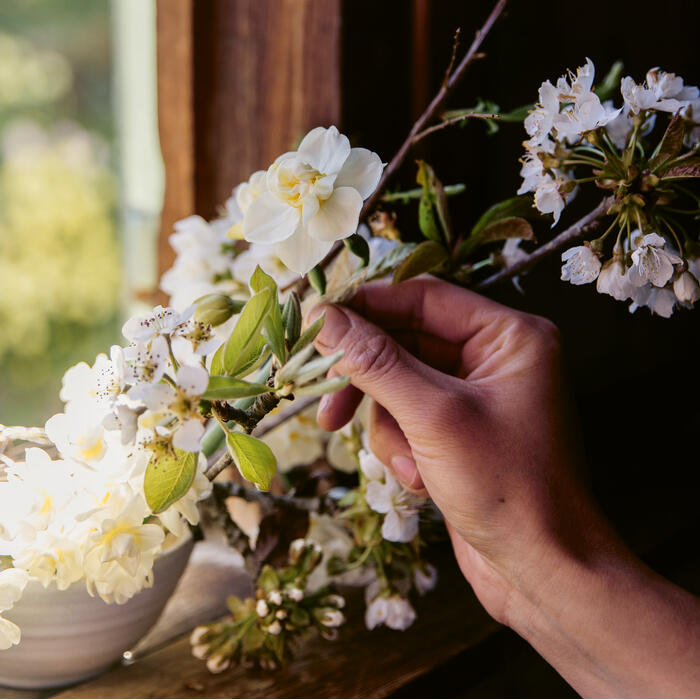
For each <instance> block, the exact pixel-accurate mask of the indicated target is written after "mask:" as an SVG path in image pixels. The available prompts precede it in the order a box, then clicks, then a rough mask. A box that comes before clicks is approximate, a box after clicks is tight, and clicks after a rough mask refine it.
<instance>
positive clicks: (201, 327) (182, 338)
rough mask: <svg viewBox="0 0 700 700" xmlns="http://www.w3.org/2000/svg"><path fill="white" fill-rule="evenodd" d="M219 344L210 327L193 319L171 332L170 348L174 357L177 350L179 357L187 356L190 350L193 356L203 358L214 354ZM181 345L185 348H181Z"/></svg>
mask: <svg viewBox="0 0 700 700" xmlns="http://www.w3.org/2000/svg"><path fill="white" fill-rule="evenodd" d="M220 344H221V341H220V340H219V338H217V336H216V334H215V333H214V329H213V328H212V326H211V325H210V324H209V323H203V322H202V321H197V320H195V319H194V318H190V319H188V320H187V321H184V322H183V323H180V324H179V325H177V326H176V327H175V329H174V330H173V332H172V347H173V353H174V354H175V355H176V356H177V355H178V350H180V351H181V353H180V354H181V355H189V354H190V353H189V351H190V350H191V351H192V353H193V354H194V355H199V356H200V357H205V356H206V355H209V354H210V353H212V352H214V351H215V350H216V349H217V348H218V347H219V345H220ZM183 345H184V346H185V347H182V346H183Z"/></svg>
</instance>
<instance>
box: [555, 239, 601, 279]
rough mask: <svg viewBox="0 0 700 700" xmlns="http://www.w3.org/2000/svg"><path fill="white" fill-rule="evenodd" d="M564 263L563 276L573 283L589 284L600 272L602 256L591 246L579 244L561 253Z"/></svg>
mask: <svg viewBox="0 0 700 700" xmlns="http://www.w3.org/2000/svg"><path fill="white" fill-rule="evenodd" d="M561 259H562V262H564V265H563V266H562V268H561V278H562V279H563V280H564V281H565V282H571V284H588V283H589V282H593V281H594V280H595V279H596V277H598V273H599V272H600V258H599V257H598V256H597V255H596V254H595V253H594V252H593V251H592V250H591V248H590V246H587V245H577V246H574V247H573V248H569V249H568V250H565V251H564V252H563V253H562V255H561Z"/></svg>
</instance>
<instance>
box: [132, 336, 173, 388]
mask: <svg viewBox="0 0 700 700" xmlns="http://www.w3.org/2000/svg"><path fill="white" fill-rule="evenodd" d="M124 359H125V363H126V377H127V381H128V382H129V384H141V383H147V384H152V383H156V382H159V381H160V380H161V379H162V378H163V375H164V374H165V371H166V369H167V368H168V364H169V362H170V360H169V353H168V341H167V340H166V339H165V338H164V337H163V336H162V335H158V336H156V337H155V338H154V339H153V340H152V341H151V342H150V343H148V344H147V345H145V344H144V343H141V342H138V343H136V344H135V345H130V346H129V347H127V348H126V349H125V351H124ZM132 388H133V387H132ZM129 395H130V392H127V396H129Z"/></svg>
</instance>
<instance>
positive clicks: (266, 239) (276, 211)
mask: <svg viewBox="0 0 700 700" xmlns="http://www.w3.org/2000/svg"><path fill="white" fill-rule="evenodd" d="M300 218H301V212H300V211H299V209H297V208H296V207H292V206H290V205H289V204H285V203H284V202H280V201H279V200H278V199H276V198H275V197H274V196H273V195H272V194H270V193H269V192H263V193H262V194H261V195H260V196H259V197H258V198H257V199H255V200H254V201H253V202H252V203H251V205H250V207H249V209H248V212H247V213H246V215H245V219H243V235H244V237H245V239H246V241H253V242H259V243H277V242H278V241H283V240H284V239H285V238H289V237H290V236H291V235H292V234H293V233H294V230H295V229H296V227H297V224H298V223H299V219H300Z"/></svg>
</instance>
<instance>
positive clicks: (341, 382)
mask: <svg viewBox="0 0 700 700" xmlns="http://www.w3.org/2000/svg"><path fill="white" fill-rule="evenodd" d="M348 384H350V377H331V378H330V379H322V380H321V381H319V382H316V383H315V384H307V385H306V386H300V387H297V388H295V389H294V396H296V397H300V396H321V394H332V393H333V392H334V391H340V389H344V388H345V387H346V386H347V385H348Z"/></svg>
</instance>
